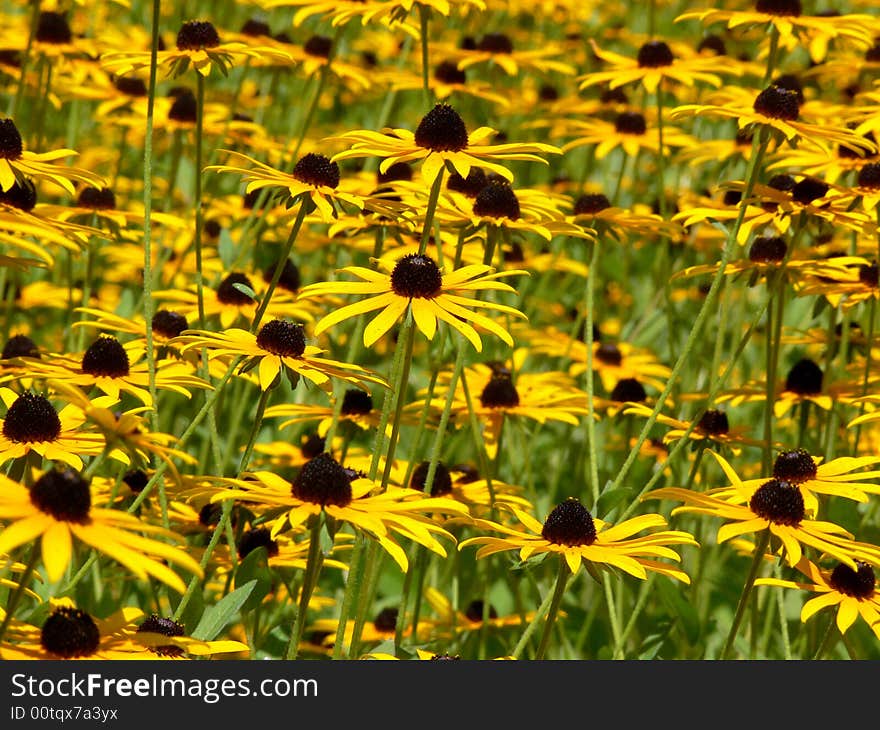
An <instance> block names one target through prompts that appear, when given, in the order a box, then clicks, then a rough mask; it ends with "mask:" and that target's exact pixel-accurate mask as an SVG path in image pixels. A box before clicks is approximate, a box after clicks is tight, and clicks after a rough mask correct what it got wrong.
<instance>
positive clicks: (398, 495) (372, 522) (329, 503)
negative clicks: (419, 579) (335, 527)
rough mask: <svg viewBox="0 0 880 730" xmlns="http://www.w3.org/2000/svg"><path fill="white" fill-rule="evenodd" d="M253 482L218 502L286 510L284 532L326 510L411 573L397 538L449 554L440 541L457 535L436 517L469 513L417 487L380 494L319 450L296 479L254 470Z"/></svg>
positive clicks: (277, 525) (274, 525)
mask: <svg viewBox="0 0 880 730" xmlns="http://www.w3.org/2000/svg"><path fill="white" fill-rule="evenodd" d="M252 476H253V480H252V481H237V482H235V483H236V485H237V486H236V487H234V488H231V489H229V488H227V489H221V490H220V491H218V492H217V493H216V494H215V495H214V496H213V497H212V501H222V500H224V499H242V500H246V501H248V502H251V503H254V504H256V505H262V506H263V507H264V508H266V509H272V508H284V510H286V511H284V512H283V513H282V514H281V515H280V516H279V517H276V518H275V519H273V520H272V521H271V531H272V533H273V534H278V533H280V532H281V531H283V530H284V529H286V528H287V527H288V526H289V527H291V528H294V529H296V528H298V527H300V526H301V525H303V524H305V522H306V521H307V520H308V519H309V518H310V517H312V516H316V515H319V514H321V513H322V512H324V513H326V515H327V516H328V517H329V518H332V519H334V520H337V521H338V522H340V523H342V522H346V523H348V524H350V525H351V526H352V527H354V528H355V529H356V530H358V531H360V532H362V533H365V534H366V535H367V536H368V537H369V538H370V539H373V540H377V541H378V542H379V544H380V545H381V546H382V548H383V549H384V550H385V551H386V552H387V553H388V554H389V555H390V556H391V557H392V558H393V559H394V561H395V562H396V563H397V564H398V565H399V566H400V568H401V570H404V571H406V569H407V565H408V561H407V558H406V553H405V551H404V550H403V548H402V547H401V546H400V545H399V544H398V543H397V542H396V540H395V537H396V536H401V537H406V538H408V539H410V540H413V541H415V542H417V543H419V544H420V545H423V546H424V547H426V548H428V550H430V551H432V552H434V553H436V554H438V555H441V556H445V555H446V550H445V549H444V547H443V545H442V543H441V542H440V541H439V540H438V539H437V538H438V537H444V538H446V539H449V540H452V536H451V535H450V534H449V533H448V532H447V531H446V530H444V529H443V528H442V527H441V526H440V525H439V524H438V523H437V522H436V521H435V520H434V519H433V515H437V514H455V515H460V516H464V515H466V514H467V510H466V509H465V508H464V507H463V506H462V505H461V504H460V503H458V502H456V501H455V500H452V499H446V498H444V497H425V495H424V494H422V493H421V492H418V491H416V490H414V489H405V488H403V487H395V488H394V489H391V490H387V491H384V492H376V487H377V486H378V485H377V484H376V483H375V482H374V481H373V480H371V479H366V478H363V477H360V476H358V474H357V473H352V472H350V471H349V470H347V469H345V468H343V466H342V465H341V464H340V463H339V462H337V461H336V460H335V459H334V458H333V457H332V456H330V455H329V454H326V453H324V454H319V455H318V456H316V457H315V458H313V459H311V460H309V461H308V462H306V463H305V464H304V465H303V467H302V469H301V470H300V471H299V473H298V475H297V476H296V478H295V479H294V480H293V482H290V481H288V480H287V479H284V478H283V477H281V476H279V475H278V474H274V473H272V472H267V471H259V472H254V473H253V475H252Z"/></svg>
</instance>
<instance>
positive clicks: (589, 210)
mask: <svg viewBox="0 0 880 730" xmlns="http://www.w3.org/2000/svg"><path fill="white" fill-rule="evenodd" d="M563 205H564V207H565V208H566V209H570V210H571V214H570V215H566V217H565V219H566V221H571V222H572V223H575V224H577V225H580V226H585V225H589V226H591V227H592V228H594V229H596V230H597V231H601V232H602V233H605V234H608V235H609V236H611V237H612V238H614V239H616V240H618V241H622V240H624V239H625V238H626V237H627V236H629V237H630V239H631V240H632V241H633V243H634V244H635V245H639V242H641V241H644V240H645V239H648V238H649V237H651V236H666V237H667V238H676V237H681V236H682V233H683V229H682V227H681V226H680V225H679V224H677V223H674V222H672V221H666V220H663V218H662V217H661V216H659V215H656V214H655V213H644V212H641V211H640V210H637V209H635V210H631V209H628V208H620V207H617V206H614V205H612V204H611V201H610V200H608V196H606V195H605V193H602V192H585V193H580V194H578V195H576V196H574V197H573V198H567V199H566V201H565V202H564V204H563Z"/></svg>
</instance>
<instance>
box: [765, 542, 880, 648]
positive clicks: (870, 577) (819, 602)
mask: <svg viewBox="0 0 880 730" xmlns="http://www.w3.org/2000/svg"><path fill="white" fill-rule="evenodd" d="M794 567H795V568H796V569H797V570H799V571H800V572H801V573H802V574H803V575H805V576H806V577H807V578H808V579H809V582H804V581H802V580H800V581H793V580H782V579H780V578H758V579H757V580H756V581H755V585H764V586H779V587H781V588H800V589H801V590H804V591H810V592H811V593H817V594H818V595H817V596H815V597H813V598H811V599H810V600H809V601H807V602H806V603H804V605H803V608H801V622H803V623H806V622H807V621H809V620H810V619H811V618H812V617H813V616H815V615H816V614H817V613H818V612H819V611H821V610H822V609H824V608H832V607H834V606H836V607H837V614H836V623H837V628H838V630H839V631H840V633H841V634H845V633H846V632H847V631H848V630H849V629H850V627H851V626H852V625H853V624H854V623H855V621H856V619H857V618H858V617H859V616H861V617H862V619H864V621H865V623H867V624H868V626H869V627H870V628H871V631H873V632H874V634H875V635H876V636H877V638H878V639H880V594H878V593H877V591H876V586H877V578H876V576H875V575H874V569H873V568H872V567H871V566H870V565H869V564H868V563H863V562H859V561H857V562H856V567H854V568H853V567H851V566H849V565H847V564H846V563H838V564H837V565H836V566H835V567H834V568H833V569H832V570H823V569H821V568H820V567H819V566H818V565H815V564H814V563H813V562H812V561H810V560H809V559H808V558H806V557H804V558H801V559H800V560H798V562H797V563H795V565H794Z"/></svg>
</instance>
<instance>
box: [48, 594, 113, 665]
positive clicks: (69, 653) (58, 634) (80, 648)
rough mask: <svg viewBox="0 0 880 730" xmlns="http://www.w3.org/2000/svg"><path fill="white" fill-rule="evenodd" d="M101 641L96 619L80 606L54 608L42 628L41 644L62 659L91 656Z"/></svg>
mask: <svg viewBox="0 0 880 730" xmlns="http://www.w3.org/2000/svg"><path fill="white" fill-rule="evenodd" d="M100 643H101V633H100V632H99V631H98V625H97V624H96V623H95V620H94V619H93V618H92V617H91V616H89V614H87V613H86V612H85V611H80V610H79V609H78V608H70V607H68V606H62V607H61V608H58V609H56V610H54V611H53V612H52V614H51V615H50V616H49V618H47V619H46V622H45V623H44V624H43V628H42V629H41V630H40V645H41V646H42V647H43V648H44V649H45V650H46V651H47V652H49V653H50V654H54V655H55V656H56V657H59V658H61V659H76V658H77V657H83V656H91V655H92V654H94V653H95V652H96V651H98V646H99V645H100Z"/></svg>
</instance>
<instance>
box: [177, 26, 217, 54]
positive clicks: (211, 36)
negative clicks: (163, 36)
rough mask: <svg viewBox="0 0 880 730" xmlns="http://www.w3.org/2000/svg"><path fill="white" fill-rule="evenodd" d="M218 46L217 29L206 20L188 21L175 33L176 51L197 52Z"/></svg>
mask: <svg viewBox="0 0 880 730" xmlns="http://www.w3.org/2000/svg"><path fill="white" fill-rule="evenodd" d="M219 45H220V36H219V35H218V34H217V29H216V28H215V27H214V26H213V24H212V23H210V22H208V21H207V20H188V21H186V22H185V23H184V24H183V25H182V26H180V30H179V31H177V50H178V51H198V50H200V49H203V48H216V47H217V46H219Z"/></svg>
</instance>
